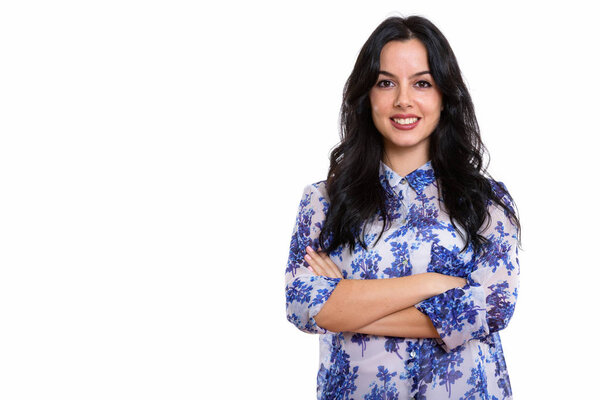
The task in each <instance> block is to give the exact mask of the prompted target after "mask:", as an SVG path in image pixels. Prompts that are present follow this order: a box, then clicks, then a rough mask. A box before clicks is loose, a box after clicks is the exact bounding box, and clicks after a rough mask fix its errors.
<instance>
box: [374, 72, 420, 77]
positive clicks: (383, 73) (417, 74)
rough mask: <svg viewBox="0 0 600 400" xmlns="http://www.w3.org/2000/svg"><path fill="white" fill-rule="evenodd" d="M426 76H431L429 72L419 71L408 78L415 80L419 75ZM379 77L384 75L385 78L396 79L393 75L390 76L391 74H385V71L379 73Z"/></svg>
mask: <svg viewBox="0 0 600 400" xmlns="http://www.w3.org/2000/svg"><path fill="white" fill-rule="evenodd" d="M427 74H429V75H431V72H429V71H421V72H417V73H415V74H412V75H411V76H410V78H415V77H417V76H421V75H427ZM379 75H385V76H389V77H391V78H395V77H396V76H395V75H394V74H392V73H391V72H387V71H379Z"/></svg>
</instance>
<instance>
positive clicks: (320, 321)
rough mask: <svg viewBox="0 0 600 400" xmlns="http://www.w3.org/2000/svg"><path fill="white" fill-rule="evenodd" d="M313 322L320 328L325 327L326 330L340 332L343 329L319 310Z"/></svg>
mask: <svg viewBox="0 0 600 400" xmlns="http://www.w3.org/2000/svg"><path fill="white" fill-rule="evenodd" d="M314 320H315V323H316V324H317V325H318V326H319V327H320V328H322V329H325V330H326V331H328V332H342V331H343V330H342V329H341V328H340V327H339V326H338V325H339V324H336V322H335V321H332V320H331V318H327V314H325V315H323V312H319V313H318V314H317V315H315V317H314Z"/></svg>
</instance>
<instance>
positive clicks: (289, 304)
mask: <svg viewBox="0 0 600 400" xmlns="http://www.w3.org/2000/svg"><path fill="white" fill-rule="evenodd" d="M340 281H341V278H328V277H326V276H317V275H300V276H297V277H296V278H295V279H294V280H293V281H291V282H290V283H289V284H288V285H287V287H286V308H287V319H288V321H290V322H291V323H293V324H294V325H296V327H297V328H298V329H300V330H301V331H304V332H307V333H321V334H323V333H327V332H328V331H327V330H326V329H324V328H321V327H320V326H318V325H317V323H316V322H315V319H314V317H315V315H317V314H318V313H319V311H321V308H323V305H324V304H325V302H326V301H327V299H329V296H331V293H332V292H333V290H334V289H335V288H336V287H337V285H338V283H339V282H340Z"/></svg>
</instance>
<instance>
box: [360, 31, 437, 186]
mask: <svg viewBox="0 0 600 400" xmlns="http://www.w3.org/2000/svg"><path fill="white" fill-rule="evenodd" d="M369 100H370V101H371V109H372V118H373V123H374V124H375V127H376V128H377V130H378V131H379V133H381V135H382V136H383V146H384V151H385V155H384V161H385V162H386V163H387V164H389V165H390V166H391V167H392V169H394V166H398V168H400V167H401V166H402V165H403V164H404V165H407V164H406V162H403V160H404V159H406V157H412V158H413V160H414V162H412V163H411V164H413V165H421V164H424V163H425V162H426V161H427V160H428V159H429V154H428V150H429V137H430V135H431V133H432V132H433V130H434V129H435V127H436V126H437V124H438V122H439V120H440V113H441V111H442V93H441V92H440V90H439V88H438V87H437V85H436V84H435V81H434V80H433V77H432V76H431V72H429V62H428V61H427V49H426V48H425V46H424V45H423V43H421V42H420V41H419V40H417V39H410V40H406V41H399V40H395V41H391V42H389V43H387V44H386V45H385V46H383V49H382V50H381V56H380V71H379V77H378V82H377V84H376V85H375V86H374V87H373V88H372V89H371V91H370V92H369ZM415 157H419V158H420V159H419V160H417V159H415ZM415 163H416V164H415ZM398 172H400V173H401V174H406V173H408V172H410V171H403V170H399V171H398Z"/></svg>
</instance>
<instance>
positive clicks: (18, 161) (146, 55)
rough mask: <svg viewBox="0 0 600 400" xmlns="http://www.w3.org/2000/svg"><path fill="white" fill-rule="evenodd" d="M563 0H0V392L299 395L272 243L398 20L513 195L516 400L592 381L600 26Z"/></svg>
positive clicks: (589, 386) (313, 341)
mask: <svg viewBox="0 0 600 400" xmlns="http://www.w3.org/2000/svg"><path fill="white" fill-rule="evenodd" d="M480 3H481V4H480ZM584 4H586V2H584V1H570V2H568V4H566V3H564V2H563V3H561V5H552V4H551V2H547V1H543V2H542V1H539V2H535V1H532V2H525V1H504V2H501V3H497V4H485V5H484V4H483V2H476V1H468V2H467V1H465V2H446V1H435V2H434V1H419V2H416V1H413V2H402V1H372V2H365V1H360V2H358V1H357V2H351V1H344V2H341V1H335V2H333V1H332V2H322V1H314V0H310V1H304V2H301V3H291V2H282V1H272V2H268V1H255V2H244V1H228V2H221V3H219V5H211V6H207V5H200V2H195V1H158V0H157V1H133V0H120V1H115V0H112V1H111V0H108V1H88V2H81V1H64V0H62V1H54V2H43V1H27V0H25V1H18V2H17V1H6V2H2V3H1V5H0V135H1V136H0V398H2V399H10V400H12V399H55V398H56V399H58V398H60V399H63V400H64V399H142V398H143V399H209V398H219V399H222V398H223V399H225V398H250V399H254V398H256V399H259V398H260V399H263V398H264V399H271V398H273V399H275V398H285V399H311V398H314V397H315V396H314V393H315V386H316V372H317V368H318V365H317V360H318V348H317V347H318V340H317V337H316V336H311V335H307V334H304V333H301V332H300V331H298V330H296V329H295V328H294V327H293V326H292V325H291V324H290V323H288V322H287V321H286V319H285V304H284V303H285V302H284V300H285V299H284V291H283V271H284V268H285V263H286V259H287V254H288V246H289V240H290V236H291V232H292V228H293V223H294V218H295V213H296V210H297V206H298V202H299V201H300V195H301V192H302V189H303V187H304V186H305V185H306V184H308V183H311V182H315V181H318V180H321V179H324V178H325V176H326V172H327V166H328V154H329V151H330V149H331V148H332V147H333V146H334V145H335V144H336V142H337V140H338V128H337V118H338V111H339V106H340V102H341V94H342V87H343V84H344V82H345V79H346V78H347V76H348V74H349V73H350V71H351V68H352V66H353V64H354V61H355V58H356V55H357V54H358V51H359V49H360V47H361V46H362V44H363V43H364V41H365V40H366V38H367V37H368V35H369V34H370V32H371V31H372V30H373V29H374V28H375V27H376V26H377V24H379V23H380V22H381V21H382V20H383V19H384V18H386V17H387V16H390V15H398V14H401V15H405V16H406V15H411V14H420V15H423V16H425V17H427V18H429V19H431V20H432V21H433V22H434V23H435V24H436V25H437V26H438V27H439V28H440V29H441V30H442V32H444V34H445V35H446V37H447V38H448V40H449V41H450V43H451V44H452V46H453V48H454V51H455V53H456V55H457V57H458V60H459V63H460V66H461V68H462V71H463V74H464V75H465V78H466V80H467V82H468V85H469V87H470V90H471V94H472V96H473V98H474V102H475V106H476V111H477V115H478V118H479V122H480V125H481V129H482V134H483V138H484V142H485V143H486V145H487V147H488V148H489V150H490V154H491V163H490V171H491V172H492V175H493V176H494V177H495V178H497V179H499V180H501V181H503V182H505V183H506V185H507V187H508V189H509V190H510V192H511V194H512V195H513V197H514V198H515V200H516V202H517V205H518V207H519V211H520V214H521V221H522V225H523V245H524V251H523V252H522V253H521V257H520V261H521V271H522V274H521V291H520V298H519V302H518V305H517V309H516V313H515V316H514V318H513V320H512V322H511V324H510V326H509V327H508V328H507V329H506V330H505V331H504V332H503V334H502V337H503V342H504V348H505V355H506V359H507V364H508V369H509V373H510V376H511V381H512V385H513V390H514V393H515V398H516V399H532V398H537V399H558V398H590V397H589V396H590V393H594V389H595V379H597V378H596V375H597V374H596V373H595V372H597V371H594V368H595V367H592V366H593V365H595V360H596V359H597V358H598V356H600V351H599V350H598V346H597V345H596V339H595V336H596V333H597V326H598V324H597V317H595V316H594V315H597V314H598V309H597V308H598V307H597V306H598V300H597V281H598V272H597V271H598V267H599V265H598V264H599V262H598V260H597V259H596V258H595V257H594V256H593V254H595V252H596V250H597V248H596V247H597V244H596V240H595V236H593V235H594V233H593V232H594V228H595V227H596V226H597V225H598V223H599V222H600V221H599V218H598V213H597V212H596V211H594V208H593V207H594V206H595V204H596V202H597V194H596V193H595V192H594V189H595V187H596V184H595V183H596V180H597V177H596V175H597V173H598V167H597V164H596V160H597V157H598V156H597V148H598V144H599V143H600V142H599V140H598V135H599V134H600V132H599V129H598V124H597V122H596V121H597V116H598V111H597V107H598V93H599V89H600V82H599V78H598V73H597V71H598V70H600V60H599V57H598V52H597V48H596V47H597V44H596V42H597V39H598V37H599V34H600V30H599V28H598V22H597V20H596V18H594V17H593V13H592V10H591V8H590V7H588V6H585V5H584Z"/></svg>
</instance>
